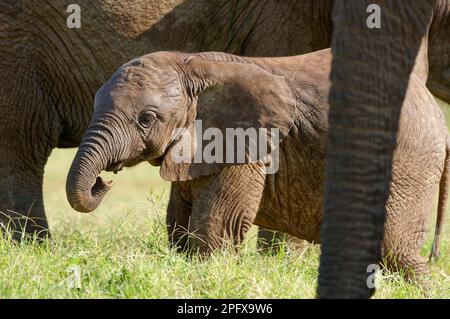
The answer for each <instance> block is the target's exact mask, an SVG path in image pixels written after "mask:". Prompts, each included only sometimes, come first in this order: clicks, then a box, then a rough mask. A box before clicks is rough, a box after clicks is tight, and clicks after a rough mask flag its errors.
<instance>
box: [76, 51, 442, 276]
mask: <svg viewBox="0 0 450 319" xmlns="http://www.w3.org/2000/svg"><path fill="white" fill-rule="evenodd" d="M330 66H331V52H330V50H323V51H318V52H314V53H311V54H306V55H301V56H294V57H282V58H244V57H238V56H234V55H229V54H223V53H212V52H210V53H197V54H184V53H178V52H158V53H152V54H149V55H145V56H143V57H140V58H138V59H135V60H132V61H131V62H129V63H127V64H125V65H123V66H122V67H121V68H120V69H119V70H118V71H117V72H116V73H115V74H114V75H113V76H112V78H111V79H110V80H109V81H108V82H107V83H105V84H104V85H103V87H102V88H101V89H100V90H99V91H98V92H97V95H96V98H95V110H94V115H93V119H92V122H91V124H90V126H89V128H88V130H87V131H86V133H85V136H84V138H83V140H82V143H81V145H80V148H79V150H78V153H77V155H76V157H75V159H74V162H73V164H72V167H71V169H70V172H69V175H68V179H67V196H68V200H69V202H70V204H71V205H72V207H73V208H74V209H76V210H78V211H81V212H90V211H92V210H94V209H95V208H96V207H97V206H98V205H99V203H100V202H101V200H102V198H103V196H104V195H105V193H106V192H107V191H108V190H109V189H110V187H111V185H112V183H111V182H107V181H104V180H103V179H102V178H100V177H99V174H100V172H101V171H102V170H107V171H114V172H117V171H120V170H121V169H122V167H124V166H133V165H135V164H137V163H139V162H142V161H148V162H150V163H151V164H152V165H158V166H161V169H160V173H161V176H162V177H163V178H164V179H167V180H170V181H172V182H173V183H172V189H171V193H170V201H169V206H168V210H167V226H168V233H169V236H170V242H171V244H172V245H173V246H175V247H178V248H179V249H181V250H182V249H186V248H187V247H188V246H189V247H190V248H194V249H195V250H199V251H201V252H203V253H209V252H210V251H211V250H213V249H215V248H217V247H220V246H222V245H223V244H224V243H225V242H230V241H231V242H232V243H234V244H236V245H239V244H240V243H241V242H242V240H243V238H244V235H245V233H246V232H247V230H248V229H249V228H250V227H251V226H252V225H253V224H256V225H259V226H262V227H265V228H268V229H272V230H278V231H282V232H285V233H288V234H290V235H293V236H296V237H298V238H301V239H305V240H308V241H310V242H314V243H319V230H320V225H321V222H322V211H323V207H322V202H323V191H324V161H325V144H326V135H327V129H328V123H327V118H328V116H327V115H328V108H329V106H328V102H327V97H328V92H329V87H330V82H329V72H330ZM355 94H356V93H355ZM367 94H370V92H367ZM362 103H363V101H362ZM376 120H379V119H374V121H376ZM230 129H232V130H231V131H230ZM249 129H254V130H253V131H251V130H249ZM233 130H234V131H233ZM239 130H240V131H239ZM268 131H270V134H267V132H268ZM229 132H234V133H233V134H236V136H231V138H229V137H230V134H229ZM236 132H237V133H239V132H241V133H242V132H245V133H248V134H247V136H244V137H245V138H244V142H242V139H241V141H240V142H241V143H238V142H239V141H238V142H236V143H235V144H233V143H232V145H231V146H229V144H230V141H231V142H233V141H234V140H235V137H236V140H237V137H238V135H239V134H237V133H236ZM252 132H253V133H255V132H256V133H255V134H256V135H255V134H253V133H252ZM186 133H187V134H186ZM186 136H187V137H190V138H191V139H190V141H189V139H187V138H185V137H186ZM264 136H265V137H264ZM192 137H199V138H197V139H195V138H193V139H192ZM397 139H398V146H397V149H396V152H395V155H394V162H393V175H392V181H391V191H390V195H389V199H388V202H387V205H386V210H387V220H386V227H385V237H384V242H383V254H384V257H385V258H386V260H387V264H388V266H391V267H401V268H402V269H404V270H405V274H406V275H407V276H408V277H412V276H413V275H414V274H415V275H421V274H424V273H426V272H427V266H426V263H425V261H424V259H423V258H422V257H421V256H420V254H419V250H420V247H421V245H422V243H423V241H424V236H425V233H426V230H427V220H428V216H429V213H430V211H431V208H432V203H433V198H434V194H435V191H436V188H437V186H438V185H439V184H440V196H439V208H438V210H439V211H438V221H437V227H436V234H435V242H434V246H433V254H435V255H437V253H438V246H439V238H440V234H441V231H442V225H443V219H444V211H445V206H446V203H445V200H446V197H447V196H446V195H447V188H448V178H449V156H448V155H449V137H448V130H447V127H446V124H445V121H444V117H443V115H442V113H441V111H440V109H439V107H438V105H437V104H436V102H435V100H434V99H433V97H432V95H431V94H430V93H429V92H428V90H427V89H426V88H425V85H424V84H423V83H422V82H421V80H419V79H418V78H417V77H416V76H415V75H413V76H412V77H411V79H410V86H409V89H408V92H407V94H406V99H405V102H404V107H403V110H402V116H401V120H400V127H399V131H398V138H397ZM186 141H187V142H186ZM212 141H214V147H212V146H211V144H208V143H211V142H212ZM258 141H259V142H260V141H262V143H259V142H258ZM254 142H258V151H257V152H254V151H252V147H251V146H253V145H254ZM241 144H243V145H241ZM186 145H187V146H188V147H186ZM261 145H264V147H262V146H261ZM212 149H214V151H212ZM264 149H265V150H267V149H268V151H267V152H263V151H261V150H264ZM199 150H200V152H199ZM253 150H254V148H253ZM191 151H192V152H191ZM224 157H226V160H223V158H224ZM349 165H353V163H349ZM369 177H370V176H369ZM366 205H371V203H370V202H367V203H366ZM357 222H358V221H355V220H348V223H357ZM187 232H188V233H190V234H193V235H192V236H186V233H187ZM357 246H358V243H355V253H364V251H363V250H362V249H361V250H358V247H357Z"/></svg>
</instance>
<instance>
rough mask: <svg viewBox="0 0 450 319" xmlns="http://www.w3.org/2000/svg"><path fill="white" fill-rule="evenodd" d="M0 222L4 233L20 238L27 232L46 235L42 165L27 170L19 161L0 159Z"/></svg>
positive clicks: (40, 235)
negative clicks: (38, 167) (12, 161)
mask: <svg viewBox="0 0 450 319" xmlns="http://www.w3.org/2000/svg"><path fill="white" fill-rule="evenodd" d="M0 166H1V168H0V171H1V177H0V180H1V185H0V223H1V225H2V226H1V228H2V229H3V231H6V234H7V236H8V235H11V237H12V238H13V239H14V240H22V239H24V237H26V236H27V235H29V236H34V235H36V236H37V238H38V239H43V238H45V237H47V236H48V235H49V231H48V223H47V219H46V216H45V212H44V203H43V200H42V182H43V166H42V167H41V168H40V169H39V170H37V169H28V168H26V167H23V166H21V165H18V163H17V162H16V163H11V162H9V161H8V162H5V161H0Z"/></svg>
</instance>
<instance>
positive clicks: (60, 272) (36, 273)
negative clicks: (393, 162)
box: [0, 107, 450, 298]
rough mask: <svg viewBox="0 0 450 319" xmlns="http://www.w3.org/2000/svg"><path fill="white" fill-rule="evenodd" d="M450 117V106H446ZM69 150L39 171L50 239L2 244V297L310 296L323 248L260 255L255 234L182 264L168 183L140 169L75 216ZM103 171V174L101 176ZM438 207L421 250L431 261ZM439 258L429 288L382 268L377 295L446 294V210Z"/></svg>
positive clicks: (449, 268) (119, 178)
mask: <svg viewBox="0 0 450 319" xmlns="http://www.w3.org/2000/svg"><path fill="white" fill-rule="evenodd" d="M444 111H445V113H446V115H447V114H448V115H449V117H450V108H448V107H446V108H444ZM74 152H75V151H74V150H55V151H54V152H53V154H52V156H51V158H50V160H49V163H48V165H47V167H46V175H45V183H44V193H45V205H46V209H47V214H48V218H49V221H50V226H51V230H52V233H53V237H54V238H53V239H52V241H50V242H46V243H44V244H42V245H36V244H29V243H28V244H12V243H10V242H8V241H5V240H0V298H166V297H167V298H313V297H314V295H315V289H316V282H317V281H316V278H317V267H318V260H319V259H318V257H319V253H320V248H319V247H318V246H314V245H306V247H305V248H304V249H302V250H296V249H293V248H292V247H289V246H288V248H287V250H286V251H285V252H282V253H279V254H277V255H265V254H261V253H258V252H257V251H256V248H255V237H256V233H255V230H254V229H253V230H252V231H251V232H250V234H249V236H248V237H247V240H246V242H245V244H244V246H243V249H242V251H241V252H240V253H239V254H233V253H230V252H228V251H227V250H224V251H220V252H217V253H215V254H214V255H213V256H212V257H211V258H210V259H208V260H198V259H196V258H194V259H192V260H189V259H188V258H186V257H185V256H183V255H180V254H177V253H175V252H174V251H171V250H169V249H168V248H167V238H166V233H165V226H164V215H165V210H166V206H167V200H168V188H169V184H168V183H167V182H164V181H163V180H162V179H161V178H160V177H159V175H158V171H157V169H155V168H152V167H150V166H149V165H147V164H141V165H139V166H137V167H135V168H132V169H126V170H125V171H123V172H122V173H121V174H118V175H111V178H112V179H114V181H115V185H114V187H113V189H112V190H111V191H110V193H109V194H108V195H107V197H106V198H105V200H104V201H103V203H102V204H101V206H100V207H99V209H98V210H97V211H95V212H94V213H91V214H80V213H77V212H75V211H73V210H72V209H71V208H70V206H69V205H68V203H67V201H66V196H65V191H64V186H65V178H66V174H67V171H68V168H69V166H70V162H71V160H72V158H73V156H74ZM106 175H109V174H106ZM435 212H436V210H435V208H434V210H433V220H432V223H431V224H430V232H429V234H428V237H427V241H426V244H425V245H424V247H423V254H424V255H428V253H429V251H430V246H431V242H432V231H433V230H434V219H435V215H436V213H435ZM448 215H449V216H448V217H449V218H447V223H446V228H445V230H444V240H443V244H442V247H441V253H442V254H441V258H440V259H439V260H438V261H436V262H433V263H432V264H431V269H432V277H431V279H430V289H427V290H426V291H423V290H422V289H420V288H419V287H417V286H415V285H410V284H408V283H406V282H405V281H404V280H403V279H402V278H401V276H400V275H399V274H397V273H387V272H384V273H383V275H382V276H380V277H379V278H378V279H379V285H380V286H379V287H380V289H379V290H378V292H377V294H376V296H375V297H376V298H450V289H449V287H450V279H449V274H450V249H449V248H450V245H449V239H450V236H449V234H448V231H449V229H450V228H449V225H450V214H448ZM74 267H78V269H79V270H80V274H81V276H80V282H81V288H80V289H71V288H70V287H69V281H70V278H71V274H72V273H73V271H72V270H71V269H73V268H74Z"/></svg>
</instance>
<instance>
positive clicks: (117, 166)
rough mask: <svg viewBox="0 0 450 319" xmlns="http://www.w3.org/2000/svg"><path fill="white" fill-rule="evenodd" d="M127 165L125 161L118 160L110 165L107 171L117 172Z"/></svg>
mask: <svg viewBox="0 0 450 319" xmlns="http://www.w3.org/2000/svg"><path fill="white" fill-rule="evenodd" d="M124 166H125V162H117V163H113V164H111V165H109V166H108V167H107V168H106V169H105V171H107V172H114V174H117V173H118V172H120V171H121V170H122V169H123V167H124Z"/></svg>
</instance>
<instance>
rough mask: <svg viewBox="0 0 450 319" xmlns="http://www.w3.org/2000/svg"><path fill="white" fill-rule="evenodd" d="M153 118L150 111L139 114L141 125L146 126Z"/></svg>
mask: <svg viewBox="0 0 450 319" xmlns="http://www.w3.org/2000/svg"><path fill="white" fill-rule="evenodd" d="M154 119H155V117H154V116H153V114H151V113H142V114H140V115H139V124H140V125H141V126H142V127H145V128H148V127H149V126H150V125H151V124H152V121H153V120H154Z"/></svg>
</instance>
